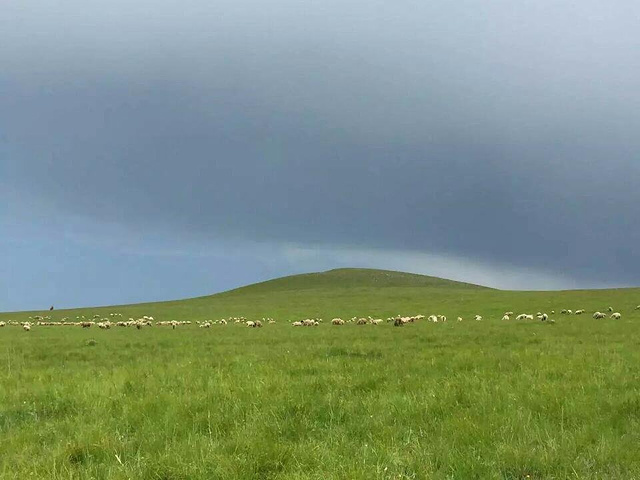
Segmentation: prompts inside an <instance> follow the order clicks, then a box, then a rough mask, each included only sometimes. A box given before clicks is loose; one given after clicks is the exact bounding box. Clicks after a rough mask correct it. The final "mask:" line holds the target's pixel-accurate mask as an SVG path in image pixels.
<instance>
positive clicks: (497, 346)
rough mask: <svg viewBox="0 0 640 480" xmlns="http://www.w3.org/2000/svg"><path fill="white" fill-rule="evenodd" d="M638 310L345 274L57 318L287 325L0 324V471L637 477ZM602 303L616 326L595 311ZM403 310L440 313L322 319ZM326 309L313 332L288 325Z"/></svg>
mask: <svg viewBox="0 0 640 480" xmlns="http://www.w3.org/2000/svg"><path fill="white" fill-rule="evenodd" d="M637 304H640V290H639V289H620V290H598V291H567V292H507V291H498V290H491V289H484V288H478V287H475V286H470V285H464V284H458V283H455V282H448V281H438V279H434V278H432V277H424V278H419V276H412V275H408V274H399V273H394V272H380V271H364V270H339V271H334V272H328V273H325V274H318V275H316V276H314V275H307V276H298V277H289V278H286V279H281V280H276V281H272V282H265V283H262V284H258V285H255V286H250V287H245V288H243V289H238V290H235V291H231V292H227V293H223V294H219V295H213V296H210V297H202V298H197V299H191V300H185V301H176V302H165V303H159V304H147V305H133V306H122V307H107V308H103V309H98V308H90V309H80V310H74V311H54V312H53V314H52V317H53V319H58V320H59V319H60V318H62V317H72V318H75V316H76V315H93V314H94V313H100V314H101V315H105V314H106V313H109V312H121V313H123V315H124V316H125V317H129V316H132V317H137V316H141V315H153V316H154V317H155V319H156V320H172V319H178V320H187V319H188V320H193V321H196V320H204V319H216V318H222V317H228V316H240V315H243V316H246V317H247V318H261V317H263V316H270V317H274V318H276V319H277V321H278V323H276V324H275V325H266V326H265V327H264V328H262V329H249V328H246V327H243V326H240V325H237V324H229V325H227V326H219V325H216V326H213V327H212V328H211V329H200V328H197V327H196V326H195V325H192V326H188V327H187V326H183V327H179V328H178V329H176V330H175V331H174V330H171V329H170V328H162V327H153V328H147V329H142V330H139V331H138V330H135V329H131V328H122V327H120V328H114V329H112V330H109V331H102V330H99V329H97V328H95V327H92V328H90V329H84V330H83V329H81V328H79V327H37V326H36V327H34V328H33V330H32V331H30V332H24V331H22V329H20V328H18V327H15V326H13V327H9V326H7V327H4V328H1V329H0V362H1V363H0V364H1V365H2V367H3V368H2V369H1V370H0V478H11V479H13V478H15V479H25V478H51V479H63V478H64V479H66V478H74V479H76V478H77V479H94V478H95V479H102V478H104V479H112V478H113V479H129V478H131V479H166V480H168V479H216V478H219V479H236V478H237V479H271V478H272V479H449V478H455V479H474V478H475V479H525V478H532V479H565V478H576V479H603V478H604V479H610V478H619V479H634V478H640V348H639V347H640V326H639V325H640V310H635V309H634V308H635V306H636V305H637ZM609 305H611V306H613V307H614V308H615V309H616V311H620V312H621V313H622V314H623V318H622V319H621V320H612V319H604V320H597V321H596V320H593V319H592V318H591V312H593V311H595V310H606V308H607V307H608V306H609ZM563 308H571V309H574V310H575V309H578V308H584V309H586V310H587V313H586V314H585V315H583V316H566V315H561V314H560V313H559V312H560V310H561V309H563ZM506 310H513V311H515V312H527V313H536V312H537V311H546V312H550V311H551V310H556V312H557V313H556V314H555V315H552V317H553V318H555V319H556V323H555V324H544V323H540V322H537V321H534V322H531V321H529V322H516V321H513V320H512V321H509V322H503V321H501V320H500V317H501V316H502V313H503V312H504V311H506ZM47 313H48V312H47ZM398 313H400V314H414V313H423V314H430V313H443V314H445V315H447V316H448V317H449V321H448V322H447V323H438V324H431V323H426V322H422V323H415V324H409V325H407V326H405V327H401V328H395V327H393V326H391V325H390V324H387V323H385V324H383V325H381V326H370V325H367V326H356V325H353V324H348V325H345V326H343V327H335V326H331V325H329V324H328V320H330V319H331V318H333V317H334V316H341V317H343V318H350V317H351V316H354V315H358V316H363V315H372V316H376V317H384V318H386V317H387V316H390V315H395V314H398ZM476 313H479V314H481V315H483V317H484V318H485V320H483V321H482V322H475V321H473V320H471V316H472V315H474V314H476ZM32 314H33V313H11V314H0V320H4V321H7V320H9V319H12V320H16V321H23V320H26V319H27V318H28V316H30V315H32ZM459 315H460V316H463V317H464V318H465V320H464V321H463V322H460V323H458V322H456V321H455V318H456V317H457V316H459ZM316 316H319V317H322V318H324V319H325V322H324V324H322V325H320V326H319V327H312V328H294V327H291V326H290V325H289V324H288V321H291V320H298V319H300V318H306V317H316ZM91 340H93V342H91ZM527 476H529V477H527Z"/></svg>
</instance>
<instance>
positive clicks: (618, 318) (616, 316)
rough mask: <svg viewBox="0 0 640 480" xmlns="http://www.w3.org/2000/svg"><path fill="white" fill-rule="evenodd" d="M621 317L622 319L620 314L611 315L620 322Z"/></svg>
mask: <svg viewBox="0 0 640 480" xmlns="http://www.w3.org/2000/svg"><path fill="white" fill-rule="evenodd" d="M620 317H622V315H620V313H619V312H615V313H612V314H611V318H615V319H616V320H620Z"/></svg>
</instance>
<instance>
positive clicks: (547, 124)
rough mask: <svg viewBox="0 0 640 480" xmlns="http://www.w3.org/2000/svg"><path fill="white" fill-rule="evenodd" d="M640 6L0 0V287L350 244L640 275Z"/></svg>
mask: <svg viewBox="0 0 640 480" xmlns="http://www.w3.org/2000/svg"><path fill="white" fill-rule="evenodd" d="M638 51H640V4H638V2H634V1H628V0H621V1H620V2H604V1H593V0H582V1H580V2H577V1H564V0H549V1H545V0H535V1H534V0H523V1H519V2H512V1H507V0H505V1H498V0H485V1H470V0H461V1H458V2H443V1H431V2H425V1H408V0H406V1H405V0H398V1H394V2H388V1H385V2H382V1H376V0H373V1H372V0H368V1H364V0H340V1H337V0H323V1H322V2H319V1H299V0H298V1H294V0H273V1H271V2H268V4H265V3H264V2H258V1H255V0H252V1H248V0H233V1H231V0H217V1H214V2H211V1H210V0H185V1H180V2H177V1H166V0H165V1H163V0H153V1H151V0H139V1H136V2H129V1H125V0H111V1H109V2H87V1H86V0H83V1H80V0H65V1H64V2H61V1H58V0H55V1H54V0H37V1H36V0H21V1H13V0H10V1H8V2H4V4H3V6H2V9H0V65H1V68H0V311H11V310H23V309H41V308H48V306H49V305H55V306H56V307H58V308H62V307H72V306H84V305H109V304H122V303H131V302H140V301H155V300H168V299H176V298H184V297H192V296H198V295H206V294H210V293H214V292H218V291H223V290H227V289H230V288H234V287H237V286H241V285H244V284H248V283H253V282H256V281H261V280H265V279H268V278H275V277H278V276H282V275H288V274H294V273H303V272H309V271H321V270H327V269H331V268H339V267H370V268H386V269H393V270H403V271H410V272H415V273H423V274H427V275H435V276H442V277H446V278H452V279H456V280H462V281H468V282H474V283H481V284H484V285H488V286H492V287H496V288H506V289H535V290H548V289H560V288H604V287H621V286H640V255H638V254H636V247H637V245H639V243H640V222H639V221H638V213H637V212H638V206H639V205H640V188H638V181H639V179H640V135H639V134H638V132H640V89H638V85H640V55H638Z"/></svg>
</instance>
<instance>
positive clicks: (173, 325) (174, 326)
mask: <svg viewBox="0 0 640 480" xmlns="http://www.w3.org/2000/svg"><path fill="white" fill-rule="evenodd" d="M177 326H178V322H176V321H175V320H171V328H172V329H174V330H175V329H176V327H177Z"/></svg>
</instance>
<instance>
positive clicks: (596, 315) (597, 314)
mask: <svg viewBox="0 0 640 480" xmlns="http://www.w3.org/2000/svg"><path fill="white" fill-rule="evenodd" d="M606 316H607V315H606V314H604V313H602V312H596V313H594V314H593V318H595V319H596V320H597V319H600V318H605V317H606Z"/></svg>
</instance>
